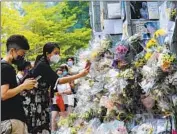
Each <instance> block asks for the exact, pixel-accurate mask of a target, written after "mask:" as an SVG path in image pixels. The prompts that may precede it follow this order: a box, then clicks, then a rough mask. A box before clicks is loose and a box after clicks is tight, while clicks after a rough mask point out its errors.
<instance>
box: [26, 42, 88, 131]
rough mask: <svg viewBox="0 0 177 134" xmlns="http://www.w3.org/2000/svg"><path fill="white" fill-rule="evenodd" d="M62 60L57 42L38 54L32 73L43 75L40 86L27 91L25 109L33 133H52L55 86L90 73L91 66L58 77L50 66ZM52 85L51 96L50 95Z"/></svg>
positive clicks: (48, 44)
mask: <svg viewBox="0 0 177 134" xmlns="http://www.w3.org/2000/svg"><path fill="white" fill-rule="evenodd" d="M59 60H60V48H59V47H58V44H57V43H52V42H49V43H47V44H45V45H44V47H43V54H42V55H40V56H37V58H36V61H35V66H34V68H33V71H32V74H33V77H34V78H36V77H38V76H42V77H41V79H40V80H39V81H38V82H39V84H38V88H37V89H34V90H32V91H31V92H30V93H29V92H27V93H26V95H25V97H26V101H24V103H23V104H24V109H25V111H26V115H27V117H28V119H27V120H28V121H27V124H28V130H29V132H30V133H32V134H40V133H50V130H49V124H50V118H49V112H50V111H49V102H50V100H51V99H50V98H53V96H54V88H56V87H55V86H56V85H57V84H64V83H68V82H70V81H73V80H75V79H78V78H80V77H83V76H85V75H87V74H88V72H89V68H87V69H85V70H84V71H82V72H80V73H79V74H76V75H73V76H70V77H64V78H58V75H57V74H56V73H55V72H54V71H53V70H52V68H51V67H50V64H51V63H57V62H58V61H59ZM49 87H50V97H49Z"/></svg>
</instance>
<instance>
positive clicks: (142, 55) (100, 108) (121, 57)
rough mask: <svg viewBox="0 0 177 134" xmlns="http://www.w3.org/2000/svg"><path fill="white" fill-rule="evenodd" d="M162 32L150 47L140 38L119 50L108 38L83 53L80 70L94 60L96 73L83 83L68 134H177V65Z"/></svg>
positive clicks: (96, 41)
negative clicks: (175, 133)
mask: <svg viewBox="0 0 177 134" xmlns="http://www.w3.org/2000/svg"><path fill="white" fill-rule="evenodd" d="M161 32H162V31H158V32H157V33H156V34H157V35H158V36H157V35H156V36H154V38H152V39H150V40H149V42H147V44H146V46H143V45H142V42H143V39H142V37H141V36H140V35H138V34H136V35H134V36H132V37H130V38H129V39H127V40H124V41H121V42H118V43H117V45H116V46H114V47H112V46H111V44H110V40H109V39H107V38H101V39H98V38H97V39H93V40H92V41H90V44H89V48H87V49H84V50H80V51H79V52H78V53H77V56H78V59H79V61H78V64H77V66H78V67H79V68H80V70H81V69H83V68H84V67H85V63H86V61H88V60H89V61H90V62H91V68H90V72H89V74H88V75H87V76H86V77H84V78H81V79H79V80H78V82H77V85H78V86H77V87H78V88H77V93H76V95H75V98H76V99H77V106H76V107H75V108H74V112H73V113H72V114H71V116H69V117H67V118H65V119H60V120H59V126H61V130H63V131H62V132H63V133H64V132H65V131H66V132H69V131H70V133H71V134H75V133H76V134H98V133H100V134H128V133H130V134H160V133H161V132H165V131H166V132H169V133H171V132H172V130H171V128H173V131H174V132H175V129H176V127H177V121H176V119H177V118H176V116H177V62H176V61H177V60H176V56H175V55H173V53H171V52H170V51H169V49H168V48H167V47H166V46H165V44H164V40H160V44H159V40H158V39H159V38H158V39H157V37H160V36H164V34H162V33H161ZM145 115H147V116H145ZM172 122H173V123H172ZM65 129H66V130H65ZM61 130H60V131H61Z"/></svg>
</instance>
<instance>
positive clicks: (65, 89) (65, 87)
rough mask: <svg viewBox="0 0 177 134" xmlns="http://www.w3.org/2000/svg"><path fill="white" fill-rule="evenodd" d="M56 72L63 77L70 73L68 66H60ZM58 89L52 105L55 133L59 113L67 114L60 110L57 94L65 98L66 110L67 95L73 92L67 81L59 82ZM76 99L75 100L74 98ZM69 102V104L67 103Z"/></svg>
mask: <svg viewBox="0 0 177 134" xmlns="http://www.w3.org/2000/svg"><path fill="white" fill-rule="evenodd" d="M56 73H57V74H58V77H59V78H62V77H66V76H67V74H68V68H67V67H66V66H60V67H59V68H58V69H57V71H56ZM57 91H58V92H56V93H55V95H54V98H53V103H52V105H51V111H52V112H51V113H52V115H51V134H55V133H56V131H57V128H58V127H57V119H58V117H59V115H61V116H66V115H67V112H60V108H59V107H58V105H57V102H56V100H57V96H58V95H62V97H63V100H64V104H65V108H66V109H65V111H67V110H68V106H69V105H68V103H67V102H66V100H67V96H68V95H70V94H72V91H71V87H70V84H69V83H65V84H58V85H57ZM73 101H74V100H73ZM66 103H67V104H66Z"/></svg>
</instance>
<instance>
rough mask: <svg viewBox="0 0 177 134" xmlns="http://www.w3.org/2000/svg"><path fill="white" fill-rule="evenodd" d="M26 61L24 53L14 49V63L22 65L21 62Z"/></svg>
mask: <svg viewBox="0 0 177 134" xmlns="http://www.w3.org/2000/svg"><path fill="white" fill-rule="evenodd" d="M24 62H25V61H24V54H23V55H20V54H18V52H17V50H14V52H13V59H12V64H15V65H20V64H23V63H24Z"/></svg>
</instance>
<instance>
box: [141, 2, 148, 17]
mask: <svg viewBox="0 0 177 134" xmlns="http://www.w3.org/2000/svg"><path fill="white" fill-rule="evenodd" d="M140 14H141V18H143V19H149V14H148V8H147V3H146V2H142V8H141V9H140Z"/></svg>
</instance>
